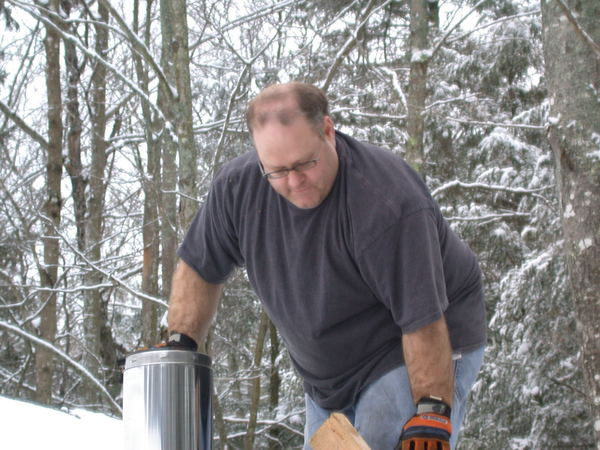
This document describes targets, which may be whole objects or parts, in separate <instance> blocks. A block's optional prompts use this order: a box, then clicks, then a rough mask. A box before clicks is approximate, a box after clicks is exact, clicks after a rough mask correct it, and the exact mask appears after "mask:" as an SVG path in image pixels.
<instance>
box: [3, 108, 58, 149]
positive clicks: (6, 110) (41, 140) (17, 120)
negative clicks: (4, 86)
mask: <svg viewBox="0 0 600 450" xmlns="http://www.w3.org/2000/svg"><path fill="white" fill-rule="evenodd" d="M0 111H2V112H3V113H4V114H5V115H6V117H8V118H9V119H11V120H12V121H13V122H14V123H15V125H17V126H18V127H19V128H21V129H22V130H23V131H24V132H25V133H27V134H28V135H29V136H30V137H31V138H32V139H33V140H34V141H36V142H37V143H38V144H40V145H41V146H42V147H43V148H48V141H46V139H45V138H44V137H43V136H42V135H41V134H39V133H38V132H37V131H35V130H34V129H33V128H31V127H30V126H29V125H27V123H25V121H24V120H23V119H21V117H19V116H18V115H17V113H15V112H14V111H12V110H11V109H10V108H9V107H8V106H7V105H6V104H5V103H4V102H3V101H2V100H0Z"/></svg>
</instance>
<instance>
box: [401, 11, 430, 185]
mask: <svg viewBox="0 0 600 450" xmlns="http://www.w3.org/2000/svg"><path fill="white" fill-rule="evenodd" d="M428 34H429V12H428V7H427V0H411V1H410V39H409V45H410V58H411V59H410V75H409V84H408V99H407V101H408V105H407V106H408V117H407V125H406V127H407V132H408V143H407V146H406V160H407V162H408V163H409V164H410V165H411V166H412V167H413V168H414V169H415V170H416V171H417V172H419V173H420V174H421V175H424V167H423V162H424V158H425V151H424V147H423V145H424V144H423V134H424V130H425V119H424V117H423V111H424V110H425V100H426V99H427V66H428V64H429V59H430V57H431V56H430V55H429V53H428V52H427V49H428V45H429V41H428Z"/></svg>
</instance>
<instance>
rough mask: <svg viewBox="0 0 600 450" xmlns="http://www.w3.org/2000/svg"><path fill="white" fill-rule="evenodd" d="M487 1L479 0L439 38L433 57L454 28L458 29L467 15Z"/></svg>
mask: <svg viewBox="0 0 600 450" xmlns="http://www.w3.org/2000/svg"><path fill="white" fill-rule="evenodd" d="M487 1H488V0H481V1H480V2H478V3H477V4H476V5H475V6H473V8H471V10H470V11H469V12H468V13H466V14H465V15H464V16H463V17H462V18H461V19H460V20H459V21H458V22H456V23H455V24H454V26H453V27H451V28H450V29H449V30H448V31H447V32H446V34H445V35H444V36H443V37H442V38H441V39H440V40H439V42H438V43H437V44H436V45H435V47H434V48H433V50H432V52H431V57H432V58H433V56H434V55H435V54H436V53H437V52H438V51H439V49H440V48H442V45H443V44H444V42H446V39H448V37H449V36H450V35H451V34H452V33H453V32H454V30H456V29H457V28H458V27H459V26H460V24H461V23H463V22H464V21H465V20H466V18H467V17H469V16H470V15H471V14H473V13H474V12H475V11H476V10H477V8H479V7H480V6H481V5H482V4H484V3H485V2H487Z"/></svg>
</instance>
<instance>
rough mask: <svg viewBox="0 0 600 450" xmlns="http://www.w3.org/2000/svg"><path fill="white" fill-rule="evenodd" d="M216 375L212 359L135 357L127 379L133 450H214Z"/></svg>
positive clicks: (164, 352) (155, 353) (160, 353)
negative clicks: (213, 376) (213, 389)
mask: <svg viewBox="0 0 600 450" xmlns="http://www.w3.org/2000/svg"><path fill="white" fill-rule="evenodd" d="M211 384H212V371H211V360H210V358H209V357H208V356H207V355H204V354H202V353H197V352H194V351H190V350H175V349H150V350H145V351H141V352H138V353H134V354H131V355H129V356H128V357H127V358H126V360H125V372H124V374H123V422H124V430H125V447H124V448H125V449H127V450H211V448H212V407H211V391H212V388H211Z"/></svg>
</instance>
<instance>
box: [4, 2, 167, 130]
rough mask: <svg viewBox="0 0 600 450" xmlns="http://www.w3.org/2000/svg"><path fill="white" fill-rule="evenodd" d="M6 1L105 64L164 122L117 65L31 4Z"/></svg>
mask: <svg viewBox="0 0 600 450" xmlns="http://www.w3.org/2000/svg"><path fill="white" fill-rule="evenodd" d="M8 1H9V2H10V3H12V4H13V5H14V6H17V7H18V8H21V9H22V10H24V11H26V12H27V13H28V14H30V15H31V16H32V17H34V18H35V19H37V20H39V21H40V22H43V23H44V24H45V25H47V26H48V27H50V28H52V29H54V30H56V32H57V33H58V34H60V35H61V37H62V38H63V39H64V40H65V41H69V42H72V43H73V44H75V46H76V47H78V48H79V49H80V50H81V51H82V52H83V53H85V54H86V55H88V56H89V57H91V58H92V59H93V60H95V61H97V62H99V63H100V64H103V65H105V66H106V67H107V68H108V69H109V70H110V71H111V72H112V73H113V74H114V75H115V76H116V77H117V78H119V79H120V80H121V81H123V82H124V83H125V84H126V85H127V86H128V87H130V88H131V89H133V91H134V92H135V93H136V94H138V95H139V96H140V98H142V99H143V100H144V101H145V102H147V103H148V105H149V106H150V107H151V108H152V109H153V110H154V111H155V112H156V114H157V116H158V117H159V118H160V119H161V121H162V122H163V123H166V119H165V117H164V115H163V113H162V111H161V110H160V108H158V107H157V106H156V105H155V104H154V103H153V102H152V101H151V100H150V98H149V97H148V96H147V95H146V94H145V93H144V92H143V91H142V90H141V89H140V88H139V87H138V86H137V84H136V83H135V82H133V81H132V80H130V79H128V78H127V77H126V76H125V75H123V73H122V72H121V71H120V70H119V69H118V68H117V67H115V66H114V65H112V64H111V63H110V62H108V61H106V60H105V59H104V58H102V57H101V56H100V55H98V54H97V53H96V52H95V51H93V50H90V49H89V48H87V47H86V46H85V45H83V44H82V43H81V42H80V41H79V39H77V38H76V37H75V36H73V35H71V34H69V33H65V32H64V31H63V30H62V29H61V28H60V27H59V26H57V25H56V24H54V23H53V22H52V21H51V20H49V19H48V18H46V17H44V16H43V15H41V14H38V13H37V12H35V8H32V7H31V5H28V4H26V3H23V2H20V1H18V0H8ZM38 8H40V7H38ZM44 11H45V12H44V13H45V14H48V15H49V16H53V17H55V18H56V20H59V21H62V17H60V16H57V15H56V14H54V13H53V12H51V11H47V10H44Z"/></svg>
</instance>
